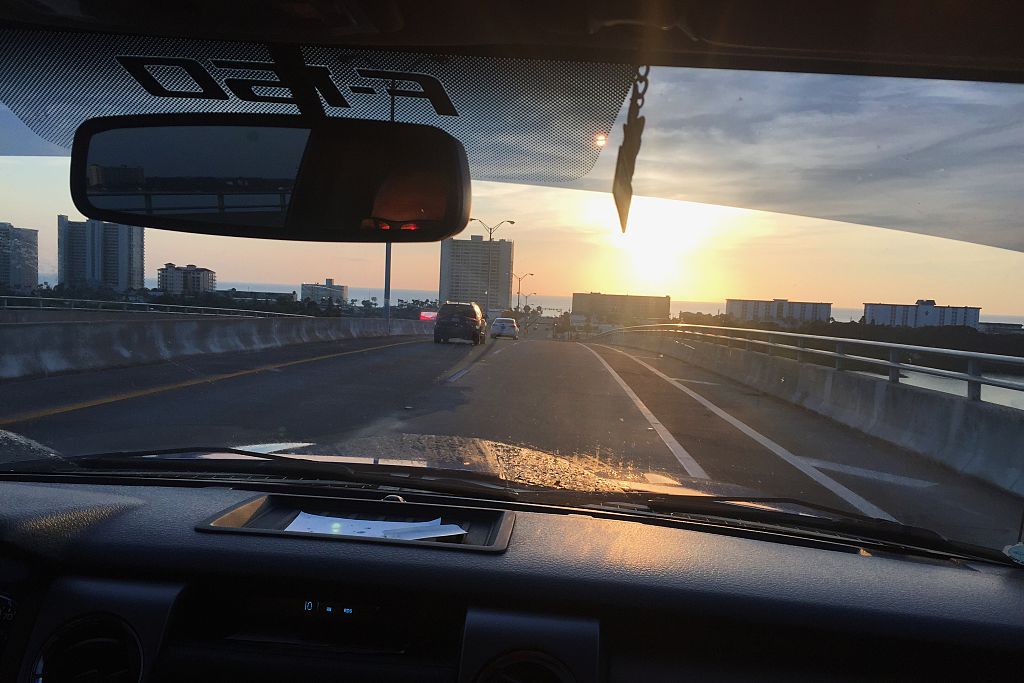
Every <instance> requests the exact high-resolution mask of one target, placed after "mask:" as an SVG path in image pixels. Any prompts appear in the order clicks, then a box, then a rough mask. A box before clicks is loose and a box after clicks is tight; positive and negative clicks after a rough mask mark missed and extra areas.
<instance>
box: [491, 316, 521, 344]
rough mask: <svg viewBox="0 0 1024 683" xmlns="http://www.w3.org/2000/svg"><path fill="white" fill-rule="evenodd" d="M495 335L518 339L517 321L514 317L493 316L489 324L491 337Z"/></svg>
mask: <svg viewBox="0 0 1024 683" xmlns="http://www.w3.org/2000/svg"><path fill="white" fill-rule="evenodd" d="M496 337H512V338H513V339H519V323H517V322H516V320H515V318H495V319H494V323H493V324H492V325H491V339H494V338H496Z"/></svg>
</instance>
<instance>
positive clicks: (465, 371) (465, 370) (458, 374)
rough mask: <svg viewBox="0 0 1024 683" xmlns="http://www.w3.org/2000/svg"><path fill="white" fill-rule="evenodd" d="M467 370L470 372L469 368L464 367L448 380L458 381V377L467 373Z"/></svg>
mask: <svg viewBox="0 0 1024 683" xmlns="http://www.w3.org/2000/svg"><path fill="white" fill-rule="evenodd" d="M467 372H469V368H462V369H461V370H459V371H458V372H456V373H455V374H454V375H452V376H451V377H449V378H448V381H449V382H455V381H457V380H458V379H459V378H460V377H462V376H463V375H465V374H466V373H467Z"/></svg>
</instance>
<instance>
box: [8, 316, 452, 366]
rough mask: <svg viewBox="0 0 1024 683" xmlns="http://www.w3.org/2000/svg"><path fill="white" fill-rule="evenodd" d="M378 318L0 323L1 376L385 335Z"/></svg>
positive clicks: (407, 326)
mask: <svg viewBox="0 0 1024 683" xmlns="http://www.w3.org/2000/svg"><path fill="white" fill-rule="evenodd" d="M433 329H434V323H433V322H429V321H419V320H392V321H391V335H392V336H405V335H429V334H431V333H432V331H433ZM386 336H388V330H387V326H386V324H385V322H384V320H382V319H377V318H188V319H174V320H165V319H161V320H152V319H147V320H131V321H104V322H93V323H86V322H66V323H8V324H0V380H4V379H15V378H21V377H31V376H38V375H50V374H55V373H61V372H70V371H82V370H100V369H104V368H112V367H121V366H127V365H137V364H142V363H154V362H158V361H163V360H169V359H171V358H178V357H182V356H191V355H195V354H200V353H224V352H228V351H257V350H260V349H271V348H277V347H281V346H289V345H291V344H305V343H310V342H325V341H337V340H341V339H357V338H363V337H386Z"/></svg>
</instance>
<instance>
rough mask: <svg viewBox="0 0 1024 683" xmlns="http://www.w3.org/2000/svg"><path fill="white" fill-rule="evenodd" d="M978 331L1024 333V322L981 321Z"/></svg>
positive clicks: (986, 332)
mask: <svg viewBox="0 0 1024 683" xmlns="http://www.w3.org/2000/svg"><path fill="white" fill-rule="evenodd" d="M978 331H979V332H983V333H985V334H1024V324H1022V323H987V322H980V323H978Z"/></svg>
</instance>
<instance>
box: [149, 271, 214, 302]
mask: <svg viewBox="0 0 1024 683" xmlns="http://www.w3.org/2000/svg"><path fill="white" fill-rule="evenodd" d="M156 288H157V289H159V290H161V291H163V292H165V293H166V294H173V295H175V296H178V295H182V294H185V295H189V294H191V295H195V294H203V293H204V292H215V291H217V273H215V272H214V271H212V270H210V269H209V268H197V267H196V266H195V265H194V264H192V263H190V264H188V265H187V266H176V265H174V264H173V263H165V264H164V267H163V268H160V269H158V270H157V271H156Z"/></svg>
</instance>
